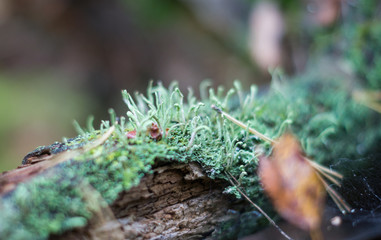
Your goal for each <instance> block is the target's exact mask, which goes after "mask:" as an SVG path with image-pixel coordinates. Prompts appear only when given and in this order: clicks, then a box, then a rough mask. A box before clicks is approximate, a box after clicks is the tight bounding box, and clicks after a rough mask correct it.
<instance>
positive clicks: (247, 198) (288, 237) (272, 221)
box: [226, 172, 292, 240]
mask: <svg viewBox="0 0 381 240" xmlns="http://www.w3.org/2000/svg"><path fill="white" fill-rule="evenodd" d="M226 173H227V175H228V176H227V177H228V179H229V181H230V183H231V184H232V185H233V186H235V187H236V188H237V190H238V192H239V193H240V194H241V195H242V196H244V197H245V198H246V200H247V201H248V202H249V203H250V204H251V205H253V206H254V207H255V208H256V209H258V211H259V212H260V213H261V214H262V215H263V216H265V218H267V220H269V222H270V223H271V225H273V226H274V227H275V228H276V229H278V231H279V232H280V233H281V234H282V235H283V236H284V237H285V238H287V239H289V240H292V238H291V237H290V236H288V235H287V234H286V233H285V232H284V231H283V230H282V229H281V228H280V227H279V226H278V225H277V224H276V223H275V222H274V220H272V219H271V218H270V216H269V215H267V214H266V213H265V211H263V210H262V208H260V207H259V206H258V205H257V204H255V203H254V202H253V201H251V199H250V198H249V197H248V196H247V195H246V194H245V193H244V192H243V191H242V190H241V189H240V188H239V187H238V185H237V184H238V181H237V179H236V178H235V177H234V176H233V175H231V173H230V172H226ZM229 176H230V177H231V178H232V179H234V180H235V181H236V182H237V184H235V183H234V182H233V181H232V180H231V178H230V177H229Z"/></svg>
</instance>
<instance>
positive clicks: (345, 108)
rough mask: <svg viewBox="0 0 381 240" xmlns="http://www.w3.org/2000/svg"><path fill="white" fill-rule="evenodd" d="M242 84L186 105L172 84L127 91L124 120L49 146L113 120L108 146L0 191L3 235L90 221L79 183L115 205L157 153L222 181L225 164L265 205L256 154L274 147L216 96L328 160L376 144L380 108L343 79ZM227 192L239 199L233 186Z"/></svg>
mask: <svg viewBox="0 0 381 240" xmlns="http://www.w3.org/2000/svg"><path fill="white" fill-rule="evenodd" d="M241 88H242V87H241V86H240V84H239V83H238V82H237V83H235V88H234V89H232V90H230V91H228V92H227V93H226V94H224V91H223V90H222V88H219V89H218V90H217V91H214V90H213V89H209V98H205V97H204V98H203V99H202V103H201V102H198V100H197V99H196V98H195V97H193V95H192V93H190V94H189V95H188V98H187V103H184V95H183V94H182V93H181V92H180V91H179V89H178V88H177V85H176V84H173V85H171V86H170V87H169V88H168V89H166V88H164V87H163V86H161V85H158V86H155V87H153V86H151V85H150V86H149V88H148V93H147V95H146V96H143V95H138V94H137V95H135V99H134V100H133V98H132V97H131V95H130V94H128V93H127V92H126V91H123V98H124V101H125V103H126V104H127V106H128V109H129V111H128V112H127V119H126V118H125V117H120V118H119V119H117V118H116V116H115V113H114V112H113V111H110V114H111V120H110V121H104V122H103V123H102V125H101V127H100V129H99V130H95V129H94V128H93V127H92V126H91V124H89V126H88V129H87V130H84V129H80V133H81V135H80V136H78V137H77V138H75V139H72V140H68V141H66V142H64V143H62V144H58V145H52V146H50V147H48V149H51V150H52V151H53V150H54V151H56V152H60V151H61V150H62V151H64V150H66V149H72V150H74V149H76V148H79V147H82V146H86V144H88V143H89V142H91V141H92V140H94V139H96V138H98V137H99V136H101V135H102V134H103V133H104V132H105V131H106V130H107V129H108V128H109V127H110V122H111V123H115V124H114V125H115V131H114V133H113V135H112V136H111V137H110V138H109V139H108V140H107V141H106V142H105V143H104V144H102V145H101V146H98V147H96V148H92V149H91V150H89V151H87V152H85V153H83V154H82V155H81V156H79V157H76V158H75V159H71V160H68V161H66V162H64V163H62V164H59V165H57V166H55V167H54V168H52V169H50V170H48V171H46V172H45V173H44V174H42V175H39V176H37V177H35V178H33V179H31V180H30V181H28V182H26V183H23V184H20V185H19V186H18V187H17V188H16V189H15V190H14V191H13V192H11V193H9V194H8V195H7V196H5V197H3V198H2V200H1V204H0V208H1V212H2V214H1V216H0V230H1V231H0V235H1V238H5V239H46V238H47V237H48V236H49V235H50V234H55V233H60V232H63V231H65V230H68V229H72V228H76V227H81V226H84V225H86V224H87V222H88V220H89V219H90V218H91V216H92V215H93V212H94V211H96V209H97V208H99V206H98V207H97V206H94V204H93V202H94V201H89V200H88V198H86V197H85V196H84V193H85V192H86V191H83V189H82V188H80V187H78V186H88V185H87V184H90V185H91V186H92V187H93V188H94V189H95V190H96V191H97V192H99V193H100V195H101V196H102V198H103V199H104V200H105V202H107V203H112V202H113V201H114V200H115V199H116V197H117V196H118V194H119V193H120V192H121V191H123V190H128V189H129V188H131V187H132V186H135V185H137V184H138V183H139V181H140V179H141V178H142V177H143V176H144V174H146V173H149V172H150V171H151V167H152V165H153V163H154V162H155V161H167V162H189V161H195V162H198V163H200V164H201V166H202V167H203V168H204V170H205V172H206V173H207V174H208V175H209V176H210V177H211V178H219V179H226V176H225V174H224V172H225V171H229V172H230V173H231V174H232V175H234V176H235V177H236V178H237V179H238V181H239V182H240V184H241V186H240V187H242V188H243V189H244V190H245V191H246V192H247V195H248V196H249V197H250V198H252V199H254V201H255V202H256V203H257V204H258V205H260V206H262V207H269V206H270V205H269V202H267V201H266V200H265V198H264V196H263V193H262V189H261V187H260V184H259V178H258V176H257V174H256V169H257V164H258V159H257V156H258V154H260V153H263V152H264V151H265V152H266V151H267V152H269V151H271V146H270V145H269V144H268V143H264V142H262V141H261V140H259V139H258V138H256V137H255V136H252V135H251V134H249V133H248V131H245V130H243V129H240V128H239V127H238V126H235V125H234V124H232V123H230V122H229V121H226V120H224V119H223V118H221V116H219V115H218V114H217V113H215V112H214V111H213V110H212V109H211V107H210V106H211V104H216V105H218V106H220V107H222V108H223V109H224V110H226V111H228V112H230V113H231V114H232V115H233V116H235V117H237V118H238V119H240V120H241V121H243V122H247V123H249V125H250V126H251V127H255V128H256V129H258V130H259V131H261V132H262V133H264V134H265V135H267V136H269V137H271V138H276V137H279V136H280V135H281V134H282V133H283V132H284V131H286V130H287V129H291V130H292V131H293V132H294V133H295V134H296V135H297V136H298V137H299V139H300V141H301V142H302V144H303V147H304V149H305V151H306V152H307V154H308V155H309V156H310V157H311V158H313V159H315V160H317V161H319V162H323V163H324V164H332V163H334V162H335V160H337V159H338V158H343V157H346V158H354V157H356V158H357V157H359V156H362V155H364V154H366V153H369V152H370V151H372V150H377V146H376V143H377V142H380V140H381V129H380V127H379V126H378V124H377V121H379V116H378V115H376V114H375V113H374V112H372V111H371V110H369V109H366V108H365V107H363V106H361V105H358V104H356V103H355V102H354V101H352V99H351V95H350V92H349V91H348V89H347V87H346V85H345V84H343V82H341V81H340V80H338V79H321V78H318V77H316V76H304V78H303V79H298V80H297V81H294V82H280V81H274V84H273V86H272V88H271V90H270V92H269V93H268V94H266V95H264V96H262V97H258V96H257V94H256V92H257V89H256V87H252V88H251V89H250V92H249V93H244V92H243V91H242V89H241ZM205 92H206V89H202V94H201V95H202V96H206V95H207V94H206V93H205ZM311 93H313V94H311ZM117 120H118V122H117ZM152 122H154V123H156V124H157V125H158V126H159V127H160V129H161V130H162V132H163V134H164V136H163V138H162V140H160V141H158V140H155V139H152V138H150V136H149V133H147V129H148V127H149V126H150V125H151V124H152ZM132 129H136V131H137V134H136V137H135V138H134V139H128V138H127V137H126V133H127V132H128V131H131V130H132ZM164 132H167V135H165V133H164ZM57 146H58V147H57ZM41 149H43V148H39V149H38V150H37V151H40V150H41ZM225 192H226V193H229V194H233V195H235V196H236V197H237V198H239V197H240V194H239V193H238V192H237V190H236V189H234V187H229V188H227V189H226V190H225ZM101 202H102V201H101ZM91 203H92V204H91ZM14 226H17V227H14Z"/></svg>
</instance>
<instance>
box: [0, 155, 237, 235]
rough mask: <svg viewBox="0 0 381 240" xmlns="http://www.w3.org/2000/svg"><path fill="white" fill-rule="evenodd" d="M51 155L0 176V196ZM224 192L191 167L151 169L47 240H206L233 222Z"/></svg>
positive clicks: (46, 162)
mask: <svg viewBox="0 0 381 240" xmlns="http://www.w3.org/2000/svg"><path fill="white" fill-rule="evenodd" d="M59 154H64V153H59ZM59 154H56V155H59ZM54 156H55V155H54V154H53V155H52V154H46V153H44V154H41V155H40V156H36V155H34V156H29V158H30V159H32V160H33V161H30V162H29V163H28V164H27V165H23V166H22V167H21V168H18V169H15V170H12V171H9V172H7V173H4V174H2V175H1V176H0V189H1V191H0V195H2V194H5V193H6V192H9V191H11V190H12V189H14V188H15V187H17V184H19V183H21V182H24V181H28V180H29V179H30V178H32V177H33V176H35V175H38V174H40V173H42V172H43V170H44V169H46V165H50V164H51V163H49V162H50V161H52V158H53V157H54ZM225 187H226V183H222V182H218V181H215V180H211V179H209V178H208V177H207V176H206V175H205V174H204V173H203V171H202V169H201V168H200V167H199V165H198V164H196V163H189V164H178V163H177V164H170V163H166V164H164V165H163V164H161V165H156V166H154V169H153V173H152V174H148V175H146V176H144V177H143V178H142V180H141V182H140V184H139V185H138V186H136V187H133V188H132V189H130V190H129V191H125V192H122V193H120V195H119V197H118V198H117V200H116V201H115V202H114V203H113V204H112V205H111V206H109V207H105V208H103V209H101V211H100V212H99V213H97V214H94V217H93V219H92V220H91V221H90V223H89V225H88V226H86V227H85V228H82V229H75V230H72V231H69V232H66V233H64V234H63V235H61V236H51V238H52V239H208V237H209V238H210V237H211V234H212V232H213V231H214V230H215V229H216V227H217V226H218V225H219V224H220V223H222V222H224V221H227V220H228V219H230V218H232V217H233V215H232V213H231V212H232V211H229V210H230V209H234V208H235V207H236V206H235V203H234V201H233V199H229V198H228V197H227V196H226V195H223V194H222V192H223V189H224V188H225ZM94 191H95V190H94ZM89 194H93V193H89ZM241 204H242V203H241Z"/></svg>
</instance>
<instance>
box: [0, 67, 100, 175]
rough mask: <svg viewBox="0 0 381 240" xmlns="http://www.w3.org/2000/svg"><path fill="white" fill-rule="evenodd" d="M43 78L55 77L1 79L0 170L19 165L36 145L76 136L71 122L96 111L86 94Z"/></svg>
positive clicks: (62, 83) (1, 77)
mask: <svg viewBox="0 0 381 240" xmlns="http://www.w3.org/2000/svg"><path fill="white" fill-rule="evenodd" d="M34 78H37V79H34ZM44 78H47V79H52V78H53V76H51V75H46V76H42V75H40V74H39V75H36V76H31V75H28V76H24V75H19V76H15V75H11V76H10V75H4V74H3V75H1V76H0V102H1V103H2V104H1V105H0V111H1V112H2V114H1V118H0V141H1V142H2V144H1V146H0V152H1V159H0V171H4V170H7V169H11V168H14V167H15V166H17V165H20V163H21V162H20V160H22V158H23V156H25V153H26V152H28V151H30V149H33V148H35V147H36V145H43V144H49V143H52V142H53V141H61V140H62V137H63V136H70V135H74V134H75V131H74V129H73V127H72V119H73V118H77V119H78V120H80V121H83V120H84V119H86V118H87V116H88V115H89V114H91V113H92V112H93V111H94V110H95V109H96V108H95V106H93V105H92V102H91V100H90V98H89V97H88V96H86V93H83V92H80V91H78V90H77V91H76V90H74V89H71V88H70V87H68V86H67V85H65V84H64V82H61V83H60V82H54V83H52V82H51V81H46V80H45V79H44ZM9 79H12V80H13V81H10V80H9Z"/></svg>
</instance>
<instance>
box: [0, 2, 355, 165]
mask: <svg viewBox="0 0 381 240" xmlns="http://www.w3.org/2000/svg"><path fill="white" fill-rule="evenodd" d="M343 2H345V1H343ZM353 2H356V1H351V3H350V4H351V6H352V5H353V4H356V3H353ZM344 4H346V5H348V4H349V3H347V2H345V3H344ZM348 6H349V5H348ZM340 11H341V10H340V1H339V0H325V1H318V0H316V1H306V0H300V1H286V0H283V1H282V0H278V1H274V2H272V3H270V2H268V1H255V0H252V1H249V0H236V1H230V0H208V1H205V0H173V1H169V0H162V1H154V0H139V1H132V0H82V1H79V0H1V1H0V100H1V101H0V111H1V117H0V140H1V145H0V172H1V171H3V170H8V169H11V168H14V167H16V166H17V165H19V164H20V163H21V160H22V157H23V156H24V155H26V154H27V153H28V152H29V151H31V150H33V149H34V148H36V147H37V146H40V145H49V144H51V143H53V142H54V141H61V140H62V137H64V136H65V137H73V136H75V135H76V133H75V131H74V128H73V126H72V121H73V119H76V120H78V122H79V123H80V124H82V125H84V123H85V120H86V118H87V117H88V116H89V115H91V114H92V115H94V116H95V119H96V122H95V123H96V124H98V123H99V121H100V120H101V119H108V113H107V109H108V108H110V107H113V108H115V109H116V110H117V112H118V114H124V113H125V111H126V108H125V106H124V104H123V103H122V101H121V95H120V90H121V89H127V90H128V91H130V92H132V91H135V90H138V91H144V90H145V88H146V86H147V83H148V81H149V80H151V79H153V80H155V81H157V80H161V81H162V82H163V83H164V85H166V86H167V85H168V84H169V83H170V82H171V81H173V80H177V81H179V83H180V87H181V89H182V90H183V91H187V88H188V87H193V88H194V89H197V88H198V86H199V84H200V82H201V81H202V80H204V79H212V81H213V85H215V86H216V85H220V84H223V85H225V86H226V88H229V87H230V86H231V85H232V81H233V80H235V79H239V80H241V81H242V82H243V85H244V86H247V85H249V84H265V83H268V81H269V79H270V76H269V74H268V68H269V67H270V68H271V67H275V66H281V67H282V68H283V69H285V71H286V72H287V73H288V74H295V73H298V72H301V71H303V69H304V67H305V64H306V61H307V59H308V54H309V48H310V45H311V39H312V37H311V36H313V34H314V33H313V32H314V31H315V32H316V31H320V30H319V29H321V28H324V27H326V26H329V25H331V24H332V23H333V22H335V20H336V19H337V17H338V15H340ZM311 32H312V33H311Z"/></svg>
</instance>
